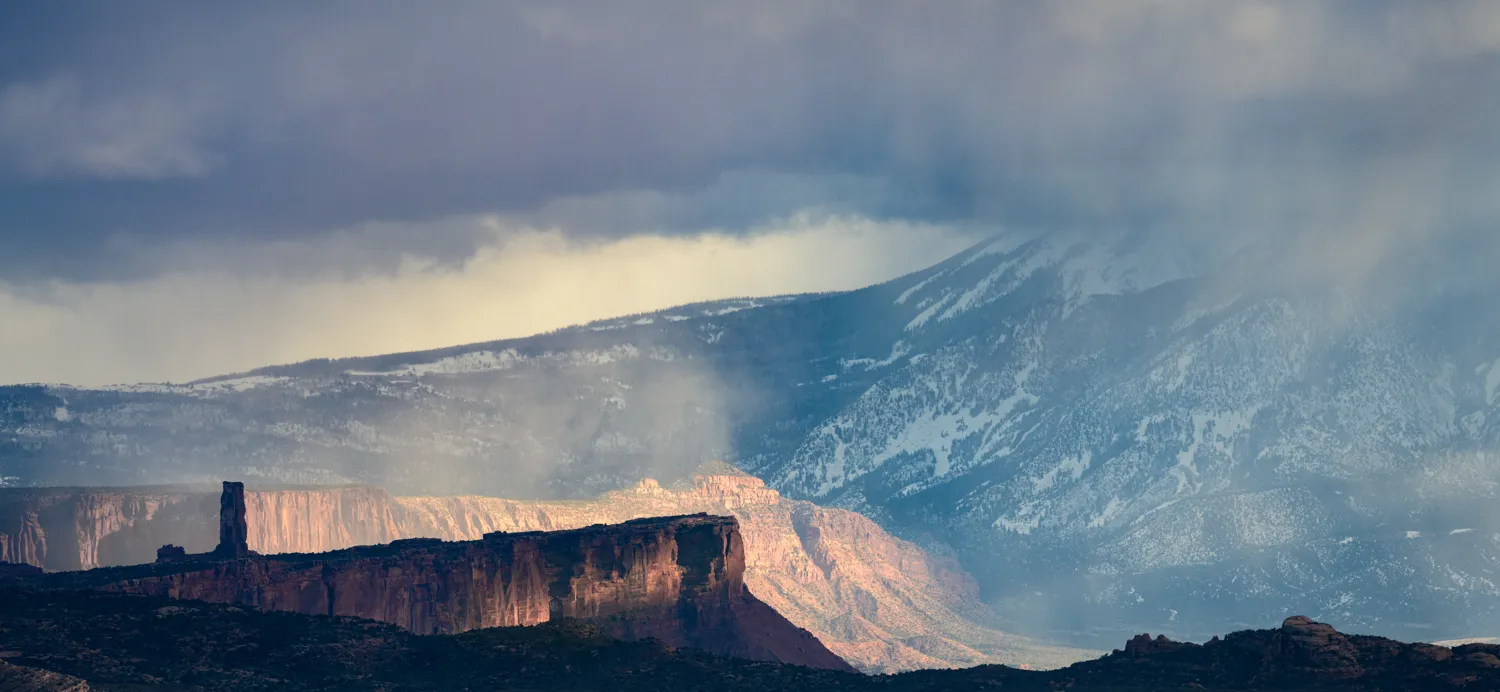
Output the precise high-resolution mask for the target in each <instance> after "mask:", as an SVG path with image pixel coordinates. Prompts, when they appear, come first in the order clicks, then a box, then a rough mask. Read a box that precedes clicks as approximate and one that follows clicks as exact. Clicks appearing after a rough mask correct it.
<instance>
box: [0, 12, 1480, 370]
mask: <svg viewBox="0 0 1500 692" xmlns="http://www.w3.org/2000/svg"><path fill="white" fill-rule="evenodd" d="M1496 122H1500V5H1497V4H1496V3H1493V2H1488V1H1486V0H1453V1H1451V2H1441V3H1418V2H1405V1H1402V0H1222V1H1212V2H1210V1H1208V0H1075V1H1072V2H1060V3H1035V2H1021V1H1016V2H970V1H964V0H953V1H951V2H930V3H909V2H896V1H894V0H891V1H886V0H867V1H861V2H852V1H842V0H826V1H824V2H782V1H781V0H768V1H765V2H756V3H740V2H728V1H720V0H708V1H704V0H694V1H691V2H690V1H687V0H680V1H679V0H652V1H649V2H643V3H625V4H622V3H610V2H598V1H593V0H581V1H578V2H547V3H520V2H513V3H491V2H454V3H443V4H442V5H440V6H438V5H432V4H424V3H400V2H357V3H356V2H327V3H296V2H268V3H254V4H243V5H226V4H222V3H206V4H205V3H158V4H151V5H147V6H134V7H125V6H121V5H119V4H117V3H99V4H96V5H92V6H87V5H82V6H81V5H71V6H69V7H66V8H64V7H60V6H55V5H36V6H32V7H21V6H10V7H7V8H6V9H4V10H0V319H4V320H7V321H8V322H9V323H11V324H23V325H27V326H26V327H25V328H24V329H22V330H21V331H20V332H19V334H21V335H22V336H24V339H25V340H26V343H27V344H29V345H28V346H27V347H26V348H28V349H30V350H29V351H26V352H29V353H35V354H38V355H37V356H36V359H35V360H32V361H29V362H28V363H24V364H22V365H25V367H22V365H17V366H15V367H13V368H12V370H13V371H12V372H11V374H10V377H12V378H23V379H84V380H88V381H96V380H99V379H151V378H158V377H180V376H184V374H191V375H196V374H210V373H212V372H215V371H217V369H226V368H231V367H240V366H241V365H242V364H243V365H244V366H249V365H253V364H255V363H258V362H273V361H276V360H281V359H286V358H293V357H305V356H307V355H350V354H353V353H355V352H362V353H368V352H374V350H377V349H382V348H387V347H398V346H399V347H402V348H409V347H416V345H417V344H415V343H409V342H408V341H406V340H402V339H397V338H384V337H383V338H378V339H371V340H370V341H368V342H362V343H360V344H350V343H347V342H346V341H345V340H343V339H342V338H341V337H340V336H339V333H338V332H337V331H336V330H333V329H331V328H327V329H321V331H319V329H320V328H322V327H324V326H326V325H330V324H335V323H338V324H344V323H343V322H341V321H339V320H328V319H324V318H321V317H319V318H309V319H308V320H307V321H305V323H303V322H298V320H296V319H292V318H290V317H287V315H288V314H289V313H287V312H285V311H284V309H283V307H282V306H286V305H303V304H304V303H306V304H307V305H314V306H316V305H323V306H325V308H326V310H325V312H324V313H319V314H325V315H326V314H336V313H339V311H340V310H344V309H346V308H347V306H349V305H354V304H356V303H357V304H358V305H359V309H361V310H365V311H367V312H379V311H380V310H381V309H382V307H381V306H380V305H377V304H375V303H371V302H369V301H354V302H348V300H345V299H343V298H341V299H339V300H335V301H331V302H328V301H325V302H322V303H320V302H318V300H313V299H310V298H308V296H312V295H328V294H327V293H326V292H325V293H322V294H320V293H318V292H319V291H324V290H325V288H326V287H331V286H338V287H345V288H341V289H338V290H345V289H346V288H347V287H351V286H361V285H366V284H370V285H387V284H389V290H388V291H387V292H386V295H388V297H389V299H390V301H391V302H390V303H389V305H392V306H396V307H394V308H392V309H390V312H391V313H392V314H407V313H406V312H403V310H404V308H403V307H401V306H403V305H407V304H409V303H410V301H404V299H403V298H402V297H401V296H402V295H404V294H403V291H405V290H411V291H414V292H415V293H414V294H413V295H416V294H420V295H437V294H436V293H432V294H429V293H425V291H427V290H428V288H430V284H424V283H422V282H423V281H427V280H429V279H431V277H434V276H438V275H442V276H448V277H473V276H477V275H476V274H474V273H473V271H472V270H473V268H474V267H476V266H480V265H481V264H482V262H483V261H490V260H492V259H493V255H494V253H495V252H496V251H497V248H504V247H506V245H505V242H504V238H498V239H497V236H496V235H495V234H494V233H493V232H492V229H490V228H489V227H487V226H485V225H484V224H481V223H476V222H475V220H476V219H490V220H494V222H495V223H496V224H499V227H503V228H513V229H529V230H526V231H525V232H528V233H529V232H540V233H552V234H556V236H557V237H558V238H561V239H563V240H564V241H566V242H568V243H572V244H573V245H572V247H589V246H594V245H600V246H607V245H610V244H612V243H613V244H618V243H622V242H626V241H628V240H630V239H637V238H645V239H670V238H680V239H686V241H685V242H690V243H691V242H700V241H701V242H706V241H704V239H710V238H718V239H724V238H728V237H733V236H739V237H741V238H745V239H749V240H747V242H753V241H754V239H755V238H757V237H762V236H765V237H777V238H781V237H806V238H813V237H814V236H812V235H806V234H797V233H792V234H791V235H789V236H788V235H786V230H787V220H789V219H796V218H804V217H809V218H838V219H841V220H842V221H841V223H848V224H853V225H856V226H857V225H860V224H875V225H877V226H879V227H881V228H885V229H902V228H913V229H921V231H920V232H928V233H936V234H937V236H940V237H942V238H944V239H946V240H945V241H944V242H945V243H946V242H950V241H953V240H954V239H962V238H967V237H972V235H973V234H974V233H975V232H976V229H993V228H996V227H1001V226H1004V227H1009V228H1021V229H1028V230H1040V231H1047V230H1066V231H1069V232H1073V233H1080V232H1081V233H1089V232H1110V233H1114V232H1119V231H1122V230H1123V231H1149V232H1154V233H1157V234H1159V235H1160V236H1162V237H1165V238H1167V239H1168V240H1166V241H1160V240H1159V241H1158V242H1166V243H1167V244H1168V245H1170V244H1172V243H1174V242H1175V243H1180V244H1183V245H1185V246H1191V247H1194V248H1206V249H1207V251H1206V252H1205V253H1204V254H1205V255H1208V256H1216V255H1217V256H1222V255H1223V254H1224V253H1225V252H1227V251H1228V250H1229V249H1237V248H1242V247H1245V246H1246V245H1247V244H1256V245H1258V246H1259V247H1261V248H1262V250H1261V251H1262V252H1265V251H1266V250H1265V248H1271V250H1270V252H1269V255H1270V259H1271V260H1272V261H1271V262H1269V263H1268V264H1266V265H1264V266H1265V267H1270V268H1274V269H1276V270H1277V271H1275V272H1271V274H1274V278H1278V279H1291V280H1297V281H1301V280H1306V279H1316V280H1319V281H1325V280H1332V281H1335V282H1340V283H1344V284H1348V285H1352V286H1356V287H1361V288H1364V287H1370V286H1376V287H1380V286H1383V287H1385V290H1393V289H1392V287H1399V286H1412V285H1415V286H1420V285H1425V283H1424V281H1423V279H1424V277H1426V276H1430V275H1431V273H1432V272H1440V273H1441V274H1442V275H1444V276H1445V277H1446V278H1450V279H1451V278H1453V277H1455V276H1462V275H1464V272H1466V271H1471V272H1479V273H1484V272H1486V271H1487V269H1485V268H1486V267H1491V266H1494V265H1495V264H1497V263H1500V248H1497V247H1496V243H1495V242H1494V240H1492V239H1493V238H1495V237H1496V232H1495V229H1496V221H1497V219H1500V193H1497V190H1500V166H1497V164H1496V161H1500V129H1497V128H1495V127H1494V123H1496ZM934 229H936V230H934ZM892 237H894V236H891V235H889V234H886V235H882V236H881V240H879V242H880V243H881V245H878V246H876V247H873V248H870V249H869V250H868V251H865V252H860V253H856V254H852V255H850V259H849V261H851V262H855V261H857V262H862V263H863V264H862V265H861V266H859V267H854V268H851V269H850V270H849V271H848V277H854V276H858V277H860V279H859V280H862V281H874V280H877V279H881V278H885V277H886V276H888V275H889V272H891V271H896V270H898V269H899V270H905V269H911V268H915V267H914V266H912V262H911V259H912V258H911V256H910V254H909V248H910V247H911V243H910V242H893V241H891V240H890V238H892ZM921 237H925V236H921ZM693 239H697V240H693ZM807 242H808V243H809V244H807V245H804V246H802V249H801V250H798V251H795V252H794V251H792V250H786V251H785V253H786V256H799V257H801V256H812V253H815V252H817V251H819V250H820V249H821V248H820V246H819V245H818V244H817V242H815V241H812V240H809V241H807ZM914 242H918V243H920V242H922V241H921V240H920V237H919V238H918V240H916V241H914ZM663 247H664V246H663ZM941 247H947V245H941ZM662 252H663V253H665V254H663V255H661V256H660V257H657V258H644V259H641V258H635V259H633V260H632V261H636V260H639V262H644V263H646V264H652V263H658V264H656V265H652V266H668V264H669V263H670V262H671V261H674V260H673V257H675V256H676V255H674V254H673V251H668V250H662ZM518 257H520V256H519V255H518ZM567 257H568V258H569V259H568V260H567V261H566V262H563V263H562V264H558V265H557V266H559V267H566V270H564V271H561V272H560V273H561V274H562V275H573V274H572V272H573V270H574V268H576V267H587V266H590V265H589V264H588V262H586V261H583V260H580V259H578V258H579V257H580V255H577V254H576V253H573V254H568V255H567ZM225 258H232V261H226V260H225ZM1460 259H1461V260H1462V261H1461V262H1460ZM559 261H560V262H561V260H559ZM575 262H581V263H575ZM632 266H634V265H632ZM793 266H801V265H796V264H795V263H794V265H793ZM412 267H422V268H423V272H420V273H413V272H412ZM691 276H698V279H697V281H698V283H693V281H692V280H689V279H690V278H691V277H689V278H684V279H682V281H680V282H678V284H677V286H676V288H675V289H674V290H672V291H666V292H661V293H653V292H650V291H645V292H639V291H638V292H631V293H629V294H628V295H629V296H630V299H629V300H625V301H624V302H623V303H621V304H620V307H621V309H627V308H628V309H645V308H646V307H648V303H649V301H648V300H647V299H646V298H645V296H648V295H649V296H655V298H652V299H653V300H654V299H660V300H669V299H670V300H679V299H681V300H688V299H697V298H704V297H711V296H715V295H722V291H723V290H724V289H723V288H722V287H720V286H718V285H716V284H715V283H714V281H713V277H703V276H699V275H696V274H693V275H691ZM775 276H776V277H778V281H779V282H760V283H755V284H753V287H754V289H755V290H757V291H765V292H783V291H789V290H799V289H798V287H799V286H803V285H805V284H806V282H798V281H795V280H793V279H794V277H792V276H791V275H790V273H789V272H777V273H775ZM184 277H191V279H192V280H191V281H187V280H186V279H184ZM848 277H846V278H845V279H842V280H841V281H825V282H823V283H820V284H818V285H819V286H826V287H835V286H838V287H845V286H852V285H855V284H854V282H855V280H854V279H852V278H848ZM1231 278H1232V277H1231ZM403 281H404V282H407V283H400V282H403ZM278 282H280V283H278ZM391 282H395V283H391ZM737 285H741V286H744V287H745V288H744V290H750V287H751V284H749V283H742V284H737ZM277 286H282V287H284V288H286V290H281V289H277V288H276V287H277ZM469 286H470V290H471V291H472V293H470V294H467V295H479V294H481V293H482V292H483V291H484V290H486V289H485V287H483V286H482V285H480V284H478V283H474V284H470V285H469ZM293 288H295V289H296V291H303V292H302V293H297V292H296V291H294V290H292V289H293ZM1231 288H1232V287H1231ZM327 290H334V289H327ZM350 290H352V289H350ZM507 290H511V291H512V292H510V293H500V292H494V291H492V292H491V293H490V295H492V296H493V297H494V298H495V299H496V300H500V301H506V302H511V301H517V300H521V299H522V298H523V297H524V291H525V287H520V286H514V287H511V288H510V289H507ZM247 291H249V292H256V291H258V292H259V293H258V294H257V295H261V296H263V297H265V300H263V301H260V302H256V303H254V304H253V305H252V304H248V303H246V304H242V302H243V301H241V300H240V298H241V297H243V296H245V295H246V292H247ZM294 294H295V295H294ZM348 295H351V296H352V295H354V294H353V293H350V294H348ZM183 296H197V297H205V296H223V297H224V300H226V301H230V302H234V303H235V304H237V305H240V307H239V308H238V312H239V313H240V314H254V315H258V316H259V317H257V318H256V320H252V321H250V322H252V323H254V324H257V325H260V326H258V327H257V328H255V329H254V330H252V331H254V333H256V334H261V335H267V337H268V338H269V335H273V334H290V333H292V332H293V331H295V330H296V329H304V330H306V333H303V336H299V337H298V338H297V339H293V340H292V341H295V342H296V343H297V344H298V346H297V347H296V348H292V347H286V348H282V347H279V346H275V345H274V344H272V343H270V341H275V340H274V339H270V340H267V339H262V340H261V343H260V346H259V347H258V348H256V349H251V350H250V351H244V352H241V350H240V346H242V345H244V343H245V342H243V340H235V341H234V343H233V344H232V346H233V348H230V347H226V348H227V349H228V350H230V351H234V352H235V353H237V354H238V355H236V356H235V357H234V358H228V357H225V358H219V359H214V358H208V357H206V356H205V358H206V360H201V361H200V360H197V359H196V357H194V359H186V356H179V357H178V360H176V361H174V363H176V364H178V365H180V367H178V365H174V364H170V363H164V362H161V361H160V359H158V358H156V356H157V355H159V354H163V353H177V352H178V351H180V350H181V349H176V350H174V349H171V348H163V347H162V346H161V343H160V342H161V339H160V338H146V336H150V335H143V334H137V333H135V332H133V331H131V330H132V329H136V330H137V331H141V329H143V328H135V327H131V325H133V324H141V323H138V322H131V321H129V320H126V321H118V320H116V321H110V320H108V319H105V316H107V315H108V314H136V315H138V316H142V319H146V320H147V321H150V320H154V319H165V320H169V321H173V323H174V324H181V325H186V326H184V327H183V329H184V330H185V331H181V334H180V342H181V343H179V344H178V345H179V346H180V345H182V344H191V343H196V342H193V340H196V339H203V340H204V341H202V342H201V343H203V344H208V343H217V342H216V341H215V340H214V339H213V338H210V337H212V336H213V335H218V334H239V333H240V332H236V331H235V330H234V329H232V328H230V327H232V326H234V325H235V324H238V323H235V322H233V321H232V319H231V317H230V316H229V314H230V313H232V312H234V311H224V310H219V311H215V310H214V309H213V305H214V303H213V301H211V300H207V299H204V300H196V299H191V300H185V299H184V298H183ZM349 300H352V298H351V299H349ZM580 300H582V299H580ZM131 301H136V302H131ZM142 301H144V302H142ZM403 301H404V302H403ZM585 302H586V301H585ZM627 304H628V305H627ZM611 305H613V303H611ZM335 306H345V307H335ZM575 307H578V306H569V307H568V309H565V310H561V309H559V310H558V312H557V313H556V315H554V317H555V318H556V319H551V320H550V321H549V320H531V319H529V318H528V319H511V320H502V321H497V322H493V323H491V329H490V331H489V332H488V333H486V334H483V335H481V334H478V333H475V334H473V335H470V332H469V331H465V330H457V331H453V330H447V329H434V330H430V331H429V332H427V333H428V334H429V335H431V336H433V338H436V337H437V336H439V335H445V336H446V337H451V338H455V339H458V338H464V339H467V338H489V337H492V336H501V335H509V334H514V333H516V330H518V329H522V328H527V327H533V326H538V325H541V324H543V323H546V327H542V328H550V327H551V326H556V325H557V324H559V323H560V322H559V320H562V319H563V318H562V317H561V315H568V316H571V317H570V319H573V318H576V319H584V318H587V317H596V316H603V315H602V314H601V313H598V312H597V311H589V310H583V309H581V308H580V309H574V308H575ZM294 312H295V311H294ZM278 315H280V317H279V318H276V319H280V320H281V321H280V322H277V321H276V319H273V318H274V317H275V316H278ZM148 317H149V319H147V318H148ZM413 319H415V318H413ZM96 324H115V325H116V327H117V329H116V330H115V331H113V332H99V331H98V330H96V329H94V328H93V327H89V326H88V325H96ZM415 324H416V322H405V323H398V322H397V321H391V322H390V323H389V324H387V325H385V326H382V327H380V328H379V329H376V328H370V329H369V330H368V333H371V334H375V333H381V334H402V333H409V332H410V331H411V330H413V329H414V327H413V325H415ZM193 325H198V326H199V327H202V329H199V330H195V328H193ZM299 325H300V326H299ZM345 326H349V327H350V328H353V327H352V326H350V325H345ZM49 330H50V331H49ZM313 332H316V334H314V333H313ZM161 333H164V332H160V331H158V332H157V335H158V336H159V335H160V334H161ZM46 334H52V335H53V336H54V337H56V340H64V339H66V338H90V339H94V340H95V341H98V342H101V343H103V342H109V343H115V344H127V343H129V344H138V347H133V348H137V350H138V352H139V353H138V355H139V358H135V359H131V358H126V357H125V356H123V355H122V356H120V358H114V357H113V356H112V357H111V358H110V359H106V360H98V359H96V358H93V357H92V356H89V357H85V356H83V355H81V354H79V353H78V352H76V350H75V349H71V348H57V347H54V346H53V345H52V344H53V343H61V341H52V342H49V341H46V340H45V339H44V338H43V335H46ZM22 336H16V337H15V338H13V339H12V340H11V342H12V347H16V346H14V342H16V340H17V339H21V338H22ZM138 337H139V338H138ZM303 337H305V338H303ZM252 341H253V340H252ZM283 341H284V340H283ZM285 343H291V341H286V342H285ZM423 343H424V344H427V343H428V342H423ZM430 345H438V343H436V342H433V343H431V344H430ZM184 347H185V346H184ZM18 352H20V351H18ZM201 352H207V351H201ZM47 354H56V356H57V357H55V358H53V357H51V356H47ZM13 360H14V359H13ZM85 360H90V361H91V362H96V363H101V365H99V367H91V368H79V367H77V364H78V363H80V362H83V361H85ZM189 360H192V361H193V362H192V363H191V364H189ZM106 362H108V363H110V365H108V367H106V366H105V365H102V363H106ZM39 363H45V367H42V366H41V365H37V364H39ZM70 372H71V373H76V374H77V375H76V377H74V376H73V375H69V373H70Z"/></svg>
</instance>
